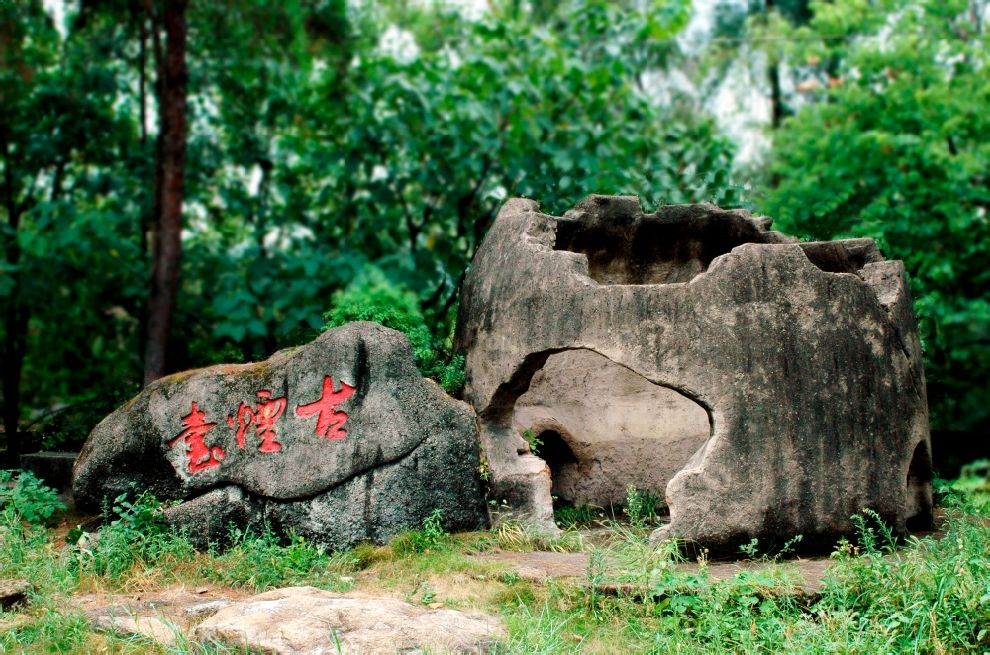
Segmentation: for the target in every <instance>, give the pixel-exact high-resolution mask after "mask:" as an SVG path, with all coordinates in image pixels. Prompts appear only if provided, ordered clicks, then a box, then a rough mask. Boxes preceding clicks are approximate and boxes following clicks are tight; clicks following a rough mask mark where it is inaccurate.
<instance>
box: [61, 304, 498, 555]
mask: <svg viewBox="0 0 990 655" xmlns="http://www.w3.org/2000/svg"><path fill="white" fill-rule="evenodd" d="M327 385H329V386H327ZM342 385H348V386H346V387H345V386H342ZM349 389H350V391H349ZM331 394H338V395H339V396H340V397H339V398H337V399H336V401H335V402H334V403H332V405H333V406H332V407H331V406H329V405H327V406H323V407H319V406H317V405H315V404H314V403H316V401H318V400H319V399H321V398H323V399H324V400H330V399H331V398H330V395H331ZM319 409H322V412H318V411H316V410H319ZM266 413H267V415H268V416H270V417H274V421H272V422H271V426H270V429H267V428H266V427H265V425H264V424H265V420H264V418H263V417H264V416H265V415H266ZM201 424H207V425H208V424H215V425H213V426H212V427H209V428H196V427H195V426H197V425H201ZM191 426H193V427H191ZM242 427H246V431H245V430H241V428H242ZM204 429H205V432H204V431H203V430H204ZM197 432H198V433H199V434H198V435H197V434H193V433H197ZM239 432H240V434H242V435H243V443H242V442H241V440H240V439H239ZM477 463H478V441H477V429H476V427H475V420H474V414H473V412H472V411H471V409H470V407H468V406H467V405H466V404H465V403H462V402H459V401H456V400H453V399H451V398H449V397H448V396H447V395H446V394H445V393H444V392H443V390H442V389H440V387H439V386H438V385H436V384H435V383H434V382H432V381H430V380H427V379H425V378H423V377H422V376H421V375H420V374H419V372H418V371H417V369H416V367H415V364H414V361H413V353H412V348H411V346H410V344H409V341H408V339H407V338H406V337H405V336H403V335H402V334H400V333H399V332H396V331H394V330H390V329H388V328H384V327H382V326H380V325H377V324H374V323H352V324H348V325H345V326H342V327H339V328H336V329H333V330H330V331H328V332H326V333H324V334H323V335H321V336H320V337H319V338H318V339H316V340H315V341H314V342H312V343H310V344H308V345H306V346H303V347H300V348H296V349H293V350H291V351H282V352H279V353H276V354H275V355H273V356H272V357H271V358H269V359H268V360H266V361H263V362H258V363H254V364H243V365H225V366H213V367H210V368H205V369H201V370H196V371H187V372H184V373H179V374H176V375H172V376H169V377H166V378H163V379H162V380H159V381H157V382H155V383H153V384H151V385H149V386H148V387H147V388H146V389H145V390H144V391H142V392H141V394H139V395H138V396H136V397H135V398H134V399H132V400H131V401H129V402H128V403H127V404H126V405H124V406H123V407H121V408H119V409H118V410H117V411H115V412H114V413H113V414H111V415H110V416H108V417H107V418H106V419H104V421H103V422H101V423H100V424H99V425H98V426H97V427H96V428H95V429H94V430H93V433H92V434H91V435H90V436H89V439H88V440H87V442H86V444H85V446H84V447H83V450H82V452H81V453H80V456H79V459H78V460H77V462H76V465H75V469H74V476H73V491H74V494H75V497H76V502H77V503H79V504H80V506H82V507H97V506H99V504H100V502H101V501H102V499H103V498H104V497H110V498H113V497H114V496H115V495H117V494H119V493H121V492H123V491H126V490H127V489H128V488H129V486H130V485H131V484H132V483H136V485H137V487H138V488H139V489H150V490H152V491H153V492H154V493H155V494H156V495H157V496H158V497H159V498H161V499H164V500H172V499H177V500H183V501H186V502H185V503H183V504H181V505H179V506H178V507H174V508H171V509H169V510H168V512H167V515H166V516H167V518H168V520H169V521H171V522H172V523H174V524H176V525H180V526H183V527H187V528H189V529H190V530H191V531H192V532H193V536H194V538H195V539H196V540H197V541H199V542H201V543H205V541H207V540H210V539H214V540H215V539H216V538H218V537H221V536H222V535H223V534H225V532H226V527H227V524H228V523H229V522H231V521H233V522H235V523H241V524H252V523H258V522H260V521H264V520H268V521H270V522H272V523H274V524H275V525H276V526H279V527H284V528H293V529H297V531H299V532H300V533H302V534H305V535H307V536H309V537H311V538H313V539H315V540H316V541H317V542H320V543H325V544H327V545H330V546H333V547H345V546H348V545H352V544H354V543H357V542H360V541H365V540H373V541H378V542H381V541H384V540H387V539H388V538H390V537H391V536H394V535H395V534H397V533H398V532H401V531H404V530H407V529H410V528H413V527H416V526H418V525H419V524H420V523H421V521H422V519H423V518H425V517H426V516H427V515H429V513H430V512H431V511H432V510H433V509H435V508H439V509H441V510H442V511H443V516H444V523H445V526H446V527H447V528H448V529H465V528H474V527H478V526H479V525H481V524H483V522H484V520H485V515H484V500H483V498H482V496H481V491H480V484H479V480H478V478H477Z"/></svg>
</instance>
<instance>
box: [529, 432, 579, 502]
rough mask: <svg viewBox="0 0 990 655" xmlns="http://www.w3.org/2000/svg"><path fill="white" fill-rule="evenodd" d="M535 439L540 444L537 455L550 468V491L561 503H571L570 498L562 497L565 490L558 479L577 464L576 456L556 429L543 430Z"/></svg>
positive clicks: (562, 477) (564, 494) (565, 493)
mask: <svg viewBox="0 0 990 655" xmlns="http://www.w3.org/2000/svg"><path fill="white" fill-rule="evenodd" d="M536 439H537V442H538V443H539V444H540V446H539V448H538V450H537V456H539V457H540V458H541V459H543V461H544V462H546V463H547V466H548V467H549V468H550V480H551V482H552V485H551V487H550V493H551V494H552V495H553V496H554V497H555V498H557V500H558V502H560V503H562V504H573V503H572V501H571V499H569V498H566V497H564V496H566V495H567V492H566V490H565V489H562V488H561V485H560V480H562V479H564V478H565V477H566V476H567V475H568V474H569V473H570V472H571V470H572V469H574V468H575V467H576V466H577V463H578V458H577V456H576V455H575V454H574V451H573V450H571V447H570V446H569V445H567V441H565V440H564V437H563V436H562V435H561V434H560V432H558V431H557V430H552V429H547V430H543V431H541V432H540V433H539V434H538V435H536ZM562 494H563V495H562Z"/></svg>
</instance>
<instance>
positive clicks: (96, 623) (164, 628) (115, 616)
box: [90, 607, 180, 646]
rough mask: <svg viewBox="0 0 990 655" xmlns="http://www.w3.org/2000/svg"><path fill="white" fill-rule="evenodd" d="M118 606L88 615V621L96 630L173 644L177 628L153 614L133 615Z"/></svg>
mask: <svg viewBox="0 0 990 655" xmlns="http://www.w3.org/2000/svg"><path fill="white" fill-rule="evenodd" d="M122 611H123V610H121V609H120V608H112V607H111V608H108V609H107V610H105V611H101V612H99V613H97V614H94V615H91V616H90V622H91V623H92V625H93V628H94V629H96V630H102V631H104V632H116V633H118V634H123V635H137V636H140V637H146V638H148V639H151V640H153V641H157V642H158V643H160V644H164V645H165V646H174V645H175V644H176V643H177V639H176V638H177V636H178V635H179V634H180V631H179V629H178V628H176V627H174V626H170V625H169V624H167V623H165V622H164V621H162V620H161V619H158V618H155V617H153V616H133V615H130V614H126V613H121V612H122Z"/></svg>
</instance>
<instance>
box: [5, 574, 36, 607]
mask: <svg viewBox="0 0 990 655" xmlns="http://www.w3.org/2000/svg"><path fill="white" fill-rule="evenodd" d="M30 591H31V583H30V582H28V581H27V580H0V609H2V610H3V611H4V612H7V611H10V610H11V609H13V608H14V607H16V606H18V605H24V604H26V603H27V595H28V593H29V592H30Z"/></svg>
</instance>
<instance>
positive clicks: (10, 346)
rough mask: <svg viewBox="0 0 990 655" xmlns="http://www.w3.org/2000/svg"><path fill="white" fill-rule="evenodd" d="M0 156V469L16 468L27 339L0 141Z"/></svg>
mask: <svg viewBox="0 0 990 655" xmlns="http://www.w3.org/2000/svg"><path fill="white" fill-rule="evenodd" d="M3 156H4V159H5V160H6V162H7V164H6V166H5V167H4V173H5V180H4V189H5V191H6V193H5V194H4V195H5V198H4V204H5V207H6V210H7V224H8V226H9V228H10V234H11V238H10V241H9V242H8V243H7V247H6V253H5V255H6V257H7V263H8V264H9V265H10V267H11V268H12V269H13V270H12V272H11V273H10V276H11V278H12V281H13V288H12V289H11V292H10V297H9V298H7V307H6V308H5V311H4V340H3V341H4V342H3V427H4V430H5V431H6V435H5V439H4V441H5V444H6V446H7V453H6V456H5V457H4V458H3V461H2V462H0V468H17V467H18V466H20V462H19V461H18V458H19V455H20V450H21V440H20V434H19V428H20V418H21V372H22V370H23V368H24V348H25V337H26V335H27V323H28V312H27V308H25V307H22V306H21V298H20V295H21V294H20V292H21V285H20V273H19V272H18V270H17V265H18V263H19V262H20V259H21V249H20V245H19V244H18V243H17V230H18V228H20V223H21V213H22V209H21V207H20V206H19V204H18V202H17V196H16V192H15V190H14V174H13V171H12V170H11V168H10V166H11V164H10V157H9V149H8V146H7V143H6V140H4V146H3Z"/></svg>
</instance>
